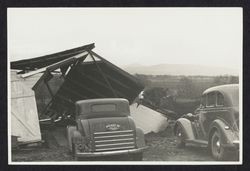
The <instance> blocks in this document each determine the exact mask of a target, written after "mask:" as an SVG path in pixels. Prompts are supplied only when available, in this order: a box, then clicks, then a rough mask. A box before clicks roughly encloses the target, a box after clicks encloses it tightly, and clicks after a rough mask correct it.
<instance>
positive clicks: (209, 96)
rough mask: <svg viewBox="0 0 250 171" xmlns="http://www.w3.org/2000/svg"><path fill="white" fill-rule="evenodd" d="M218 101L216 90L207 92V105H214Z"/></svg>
mask: <svg viewBox="0 0 250 171" xmlns="http://www.w3.org/2000/svg"><path fill="white" fill-rule="evenodd" d="M215 102H216V94H215V93H214V92H211V93H208V94H207V103H206V106H207V107H214V106H215Z"/></svg>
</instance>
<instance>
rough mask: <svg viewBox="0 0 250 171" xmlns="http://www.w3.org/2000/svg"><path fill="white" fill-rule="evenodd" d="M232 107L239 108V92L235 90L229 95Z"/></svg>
mask: <svg viewBox="0 0 250 171" xmlns="http://www.w3.org/2000/svg"><path fill="white" fill-rule="evenodd" d="M230 98H231V100H232V104H233V106H239V100H240V99H239V90H238V89H236V90H234V91H232V93H231V94H230Z"/></svg>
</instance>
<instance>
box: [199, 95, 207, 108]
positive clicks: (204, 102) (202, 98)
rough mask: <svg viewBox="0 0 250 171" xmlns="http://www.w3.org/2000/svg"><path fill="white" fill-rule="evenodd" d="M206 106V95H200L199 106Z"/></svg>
mask: <svg viewBox="0 0 250 171" xmlns="http://www.w3.org/2000/svg"><path fill="white" fill-rule="evenodd" d="M205 106H206V96H202V97H201V104H200V107H201V108H204V107H205Z"/></svg>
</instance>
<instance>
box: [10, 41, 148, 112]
mask: <svg viewBox="0 0 250 171" xmlns="http://www.w3.org/2000/svg"><path fill="white" fill-rule="evenodd" d="M93 48H94V44H90V45H86V46H82V47H79V48H75V49H70V50H67V51H63V52H58V53H55V54H51V55H46V56H42V57H38V58H32V59H29V60H21V61H16V62H12V63H11V68H12V69H22V70H26V69H28V70H34V71H32V72H35V74H37V72H38V73H39V72H40V71H41V72H44V74H43V75H42V77H41V78H40V79H39V81H38V82H37V83H36V85H35V86H34V87H33V88H34V90H35V91H37V89H39V88H41V87H42V88H43V89H44V88H46V87H47V89H48V90H47V91H49V92H51V95H52V96H53V97H52V98H51V102H50V103H49V105H47V107H46V109H45V110H44V112H43V113H44V114H46V113H47V114H48V113H50V114H51V111H52V114H53V115H60V114H63V113H67V114H72V113H74V103H75V102H76V101H78V100H84V99H94V98H114V97H118V98H125V99H127V100H128V101H129V102H130V104H131V103H132V102H133V100H134V99H135V98H136V97H137V95H138V94H139V93H140V92H141V91H142V89H143V88H144V85H143V84H142V83H141V82H140V81H139V80H138V79H137V78H136V77H134V76H132V75H130V74H129V73H127V72H125V71H124V70H122V69H120V68H119V67H117V66H115V65H114V64H112V63H110V62H109V61H107V60H106V59H104V58H102V57H101V56H100V55H98V54H96V53H95V52H93V51H92V49H93ZM83 52H84V53H85V52H87V53H86V54H85V55H80V54H81V53H83ZM79 55H80V56H79ZM76 56H77V57H76ZM78 56H79V57H78ZM87 57H90V58H91V59H92V61H88V62H86V61H85V59H86V58H87ZM36 69H38V70H36ZM57 69H60V70H61V72H62V77H63V78H64V81H63V83H60V84H58V88H57V92H53V91H52V89H51V90H49V89H50V86H51V85H50V84H51V82H50V80H51V79H53V77H54V76H53V73H51V72H53V71H55V70H57ZM36 71H37V72H36ZM25 74H26V75H27V73H25ZM28 75H30V74H29V73H28ZM31 75H32V74H31ZM39 85H42V86H39ZM44 85H45V86H44ZM54 85H55V84H54ZM56 85H57V84H56ZM40 95H43V94H40ZM50 114H49V115H50Z"/></svg>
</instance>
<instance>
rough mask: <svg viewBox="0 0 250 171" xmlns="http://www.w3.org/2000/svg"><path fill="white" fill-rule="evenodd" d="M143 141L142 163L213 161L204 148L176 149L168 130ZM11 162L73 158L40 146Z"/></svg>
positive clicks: (14, 156) (16, 155) (20, 153)
mask: <svg viewBox="0 0 250 171" xmlns="http://www.w3.org/2000/svg"><path fill="white" fill-rule="evenodd" d="M145 140H146V144H147V145H148V147H149V148H148V150H147V151H145V152H144V155H143V161H213V159H212V157H211V156H210V155H209V153H208V151H207V149H206V148H198V147H186V148H183V149H179V148H177V147H176V139H175V137H174V135H173V133H172V131H171V130H170V129H166V130H165V131H162V132H160V133H157V134H155V133H150V134H147V135H145ZM122 160H123V159H122ZM12 161H73V157H72V155H71V154H70V152H69V151H68V149H67V148H66V147H62V146H57V147H56V146H54V147H50V148H48V147H45V146H41V147H29V148H22V149H19V150H15V151H13V152H12Z"/></svg>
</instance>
